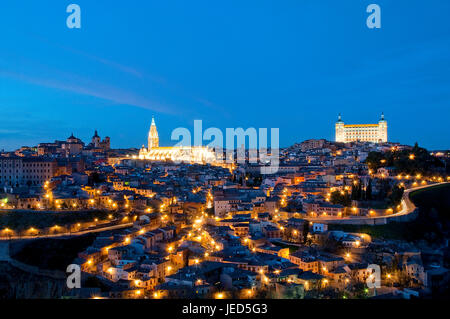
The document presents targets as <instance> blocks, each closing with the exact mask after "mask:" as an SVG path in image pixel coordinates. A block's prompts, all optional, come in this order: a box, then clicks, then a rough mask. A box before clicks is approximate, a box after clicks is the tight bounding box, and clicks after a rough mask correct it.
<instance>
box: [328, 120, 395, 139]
mask: <svg viewBox="0 0 450 319" xmlns="http://www.w3.org/2000/svg"><path fill="white" fill-rule="evenodd" d="M357 141H360V142H372V143H385V142H387V122H386V120H385V119H384V114H381V118H380V121H378V124H344V121H342V118H341V115H340V114H339V118H338V121H337V122H336V142H341V143H350V142H357Z"/></svg>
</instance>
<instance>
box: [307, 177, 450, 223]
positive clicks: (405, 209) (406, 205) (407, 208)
mask: <svg viewBox="0 0 450 319" xmlns="http://www.w3.org/2000/svg"><path fill="white" fill-rule="evenodd" d="M442 184H450V183H448V182H443V183H435V184H430V185H424V186H418V187H414V188H409V189H407V190H405V192H404V193H403V198H402V200H401V204H400V205H401V207H402V209H401V210H400V211H399V212H397V213H395V214H392V215H386V216H375V217H365V216H350V217H326V218H320V217H316V218H311V217H306V218H305V219H307V220H309V221H312V222H322V223H333V222H338V221H345V222H346V223H348V222H349V221H351V220H354V221H363V220H372V221H373V220H376V219H382V218H394V217H400V216H406V215H409V214H411V213H412V212H414V210H415V209H416V206H415V205H414V203H413V202H412V201H411V199H410V198H409V195H410V194H411V193H412V192H414V191H417V190H419V189H424V188H428V187H433V186H436V185H442Z"/></svg>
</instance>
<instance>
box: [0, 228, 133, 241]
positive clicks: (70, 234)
mask: <svg viewBox="0 0 450 319" xmlns="http://www.w3.org/2000/svg"><path fill="white" fill-rule="evenodd" d="M131 226H133V223H127V224H120V225H114V226H108V227H103V228H96V229H90V230H83V231H80V232H76V233H60V234H51V235H39V236H11V237H8V238H6V237H0V244H2V242H6V241H8V240H21V239H37V238H62V237H73V236H81V235H86V234H92V233H100V232H104V231H108V230H116V229H121V228H126V227H131Z"/></svg>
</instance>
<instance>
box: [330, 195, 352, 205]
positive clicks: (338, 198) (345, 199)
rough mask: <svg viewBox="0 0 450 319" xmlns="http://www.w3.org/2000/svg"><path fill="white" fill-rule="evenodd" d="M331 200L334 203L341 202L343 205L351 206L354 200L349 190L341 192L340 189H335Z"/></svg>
mask: <svg viewBox="0 0 450 319" xmlns="http://www.w3.org/2000/svg"><path fill="white" fill-rule="evenodd" d="M330 202H331V203H333V204H339V205H342V206H350V205H351V204H352V200H351V198H350V195H349V193H348V192H344V193H341V192H340V191H334V192H332V193H331V196H330Z"/></svg>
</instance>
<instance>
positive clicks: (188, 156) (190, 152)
mask: <svg viewBox="0 0 450 319" xmlns="http://www.w3.org/2000/svg"><path fill="white" fill-rule="evenodd" d="M139 158H140V159H147V160H153V161H166V160H170V161H177V162H184V163H198V164H202V163H210V164H214V163H215V162H216V155H215V153H214V151H213V150H212V149H211V148H209V147H206V146H174V147H160V146H159V137H158V130H157V128H156V124H155V119H154V118H152V124H151V125H150V131H149V132H148V148H145V147H144V146H142V148H141V150H140V151H139Z"/></svg>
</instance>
